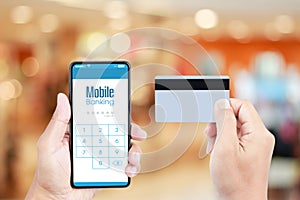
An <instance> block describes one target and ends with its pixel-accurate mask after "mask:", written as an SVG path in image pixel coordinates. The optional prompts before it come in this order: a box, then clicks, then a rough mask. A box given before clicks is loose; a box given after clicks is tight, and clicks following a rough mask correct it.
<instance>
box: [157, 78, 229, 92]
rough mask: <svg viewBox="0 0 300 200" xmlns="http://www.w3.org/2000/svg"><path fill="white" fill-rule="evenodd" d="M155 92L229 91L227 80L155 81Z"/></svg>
mask: <svg viewBox="0 0 300 200" xmlns="http://www.w3.org/2000/svg"><path fill="white" fill-rule="evenodd" d="M155 90H229V78H228V79H227V78H225V79H221V78H218V79H217V78H216V79H155Z"/></svg>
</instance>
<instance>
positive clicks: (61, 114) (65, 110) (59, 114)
mask: <svg viewBox="0 0 300 200" xmlns="http://www.w3.org/2000/svg"><path fill="white" fill-rule="evenodd" d="M70 115H71V113H70V105H69V102H68V101H66V99H65V97H64V94H62V93H59V94H58V95H57V100H56V108H55V112H54V115H53V116H54V117H56V118H57V119H58V120H61V121H66V122H68V121H69V119H70Z"/></svg>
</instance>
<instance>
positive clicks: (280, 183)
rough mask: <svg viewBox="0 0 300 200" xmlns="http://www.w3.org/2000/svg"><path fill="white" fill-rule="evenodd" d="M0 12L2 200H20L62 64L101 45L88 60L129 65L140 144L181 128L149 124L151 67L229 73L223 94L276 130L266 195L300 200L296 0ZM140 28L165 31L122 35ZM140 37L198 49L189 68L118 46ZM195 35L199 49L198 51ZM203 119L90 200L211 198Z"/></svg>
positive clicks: (61, 3) (3, 7)
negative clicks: (169, 154) (175, 145)
mask: <svg viewBox="0 0 300 200" xmlns="http://www.w3.org/2000/svg"><path fill="white" fill-rule="evenodd" d="M0 13H1V18H0V27H1V28H0V30H1V31H0V127H1V129H0V130H1V132H0V146H1V148H0V199H23V198H24V196H25V194H26V191H27V190H28V188H29V186H30V184H31V181H32V178H33V175H34V171H35V164H36V153H35V152H36V142H37V140H38V138H39V136H40V135H41V133H42V132H43V130H44V128H45V127H46V125H47V123H48V121H49V119H50V118H51V115H52V112H53V111H54V108H55V105H56V95H57V93H58V92H64V93H66V94H68V66H69V64H70V62H71V61H74V60H86V59H89V58H91V54H92V52H93V51H94V50H95V49H97V48H98V47H99V46H101V45H102V46H105V49H110V51H111V52H112V53H111V55H110V54H109V53H108V54H105V55H104V54H103V55H102V54H98V55H97V57H93V59H109V58H111V57H114V58H116V55H117V57H118V58H125V59H127V60H129V61H130V62H131V64H132V70H133V73H132V88H133V89H132V120H133V122H135V123H137V124H139V125H141V126H142V127H144V128H145V129H146V130H147V131H148V133H149V138H148V139H147V140H146V141H143V142H139V144H140V146H141V148H142V150H143V152H153V151H156V150H158V149H160V148H162V147H164V146H166V145H168V144H169V143H170V141H172V140H173V139H174V137H176V133H177V132H178V128H179V127H180V124H175V123H173V124H167V123H166V124H164V125H161V124H159V123H155V122H154V121H153V120H154V119H153V112H154V109H153V105H154V89H153V79H154V76H156V75H175V74H182V75H220V74H222V75H229V76H230V78H231V97H237V98H244V99H248V100H250V101H251V102H252V103H254V105H255V107H256V108H257V110H258V111H259V113H260V115H261V117H262V119H263V121H264V122H265V124H266V126H267V128H268V129H269V130H270V131H271V132H272V133H273V134H274V135H275V137H276V147H275V151H274V157H273V162H272V166H271V172H270V179H269V199H271V200H277V199H300V176H299V172H300V168H299V153H300V145H299V139H300V138H299V133H300V92H299V91H300V2H299V1H297V0H285V1H272V0H252V1H247V2H246V1H238V0H231V1H221V0H211V1H196V0H191V1H180V0H173V1H172V0H165V1H159V0H152V1H139V0H128V1H121V0H113V1H109V0H98V1H94V0H85V1H83V0H42V1H40V0H23V1H17V0H13V1H0ZM146 27H156V28H160V29H161V30H167V31H165V32H164V31H163V33H167V34H161V35H159V34H151V30H150V31H149V34H145V35H143V34H140V35H135V34H127V32H128V33H129V32H132V31H133V32H134V30H136V29H144V28H145V30H146V32H147V29H146ZM168 30H171V31H168ZM172 32H173V33H174V32H175V33H177V34H169V33H172ZM114 35H115V36H116V35H117V36H118V37H116V38H117V40H116V41H113V40H109V38H111V37H112V36H114ZM178 35H180V36H181V37H177V36H178ZM135 36H136V37H135ZM182 38H185V39H186V38H190V40H184V39H182ZM150 40H152V41H153V43H156V44H157V45H158V46H160V47H165V48H166V49H172V50H176V51H177V52H184V54H185V55H188V56H191V57H192V58H197V59H196V62H197V63H196V66H195V63H191V62H189V61H188V60H187V59H186V58H185V57H184V56H180V55H177V54H174V53H172V51H164V49H160V50H158V49H147V48H144V49H140V50H137V51H132V52H130V53H127V54H126V53H124V52H126V51H128V50H130V48H132V47H133V46H135V45H136V46H138V44H145V47H146V46H147V43H148V42H149V41H150ZM191 41H192V42H191ZM193 42H194V43H195V42H196V44H198V45H200V46H202V47H203V48H204V49H205V50H204V49H202V51H201V52H200V54H201V56H200V54H199V52H197V51H193V50H192V48H189V46H190V45H191V44H192V43H193ZM194 43H193V44H194ZM103 44H105V45H103ZM194 60H195V59H194ZM212 61H213V62H212ZM166 66H167V67H166ZM135 69H136V70H135ZM165 69H167V70H165ZM141 83H145V84H141ZM205 125H206V124H199V126H197V128H196V129H195V127H194V126H193V125H191V130H190V131H191V132H193V133H194V132H196V134H195V135H196V136H195V138H194V140H193V141H191V145H190V146H189V148H188V149H187V150H186V151H185V152H184V153H183V155H182V156H181V157H180V158H179V159H178V160H176V161H175V162H173V163H171V164H170V165H169V166H165V167H164V168H162V169H160V170H156V171H152V172H148V173H142V174H140V175H139V176H137V177H136V178H133V180H132V185H131V186H130V187H129V188H128V189H118V190H116V189H107V190H104V191H102V192H101V193H100V194H99V195H97V196H96V198H95V199H121V198H124V196H126V199H140V198H141V197H143V199H146V200H148V199H149V200H150V199H151V200H152V199H173V200H177V199H178V200H179V199H184V198H185V199H191V200H192V199H199V198H200V199H214V192H213V188H212V183H211V180H210V175H209V157H208V156H207V157H206V158H204V159H199V158H198V153H199V149H200V147H201V144H203V143H204V142H205V139H204V136H203V130H204V128H205ZM184 134H189V133H184ZM145 163H146V162H145ZM175 180H176V181H175Z"/></svg>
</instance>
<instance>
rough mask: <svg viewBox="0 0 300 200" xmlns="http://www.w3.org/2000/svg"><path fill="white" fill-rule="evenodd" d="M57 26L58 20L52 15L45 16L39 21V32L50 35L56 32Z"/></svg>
mask: <svg viewBox="0 0 300 200" xmlns="http://www.w3.org/2000/svg"><path fill="white" fill-rule="evenodd" d="M58 25H59V19H58V17H57V16H56V15H53V14H45V15H43V16H42V17H41V18H40V20H39V26H40V30H41V32H43V33H52V32H54V31H56V29H57V28H58Z"/></svg>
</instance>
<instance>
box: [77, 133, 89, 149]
mask: <svg viewBox="0 0 300 200" xmlns="http://www.w3.org/2000/svg"><path fill="white" fill-rule="evenodd" d="M76 145H77V146H78V147H80V146H83V147H85V146H88V147H91V146H92V145H93V144H92V137H91V136H76Z"/></svg>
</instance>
